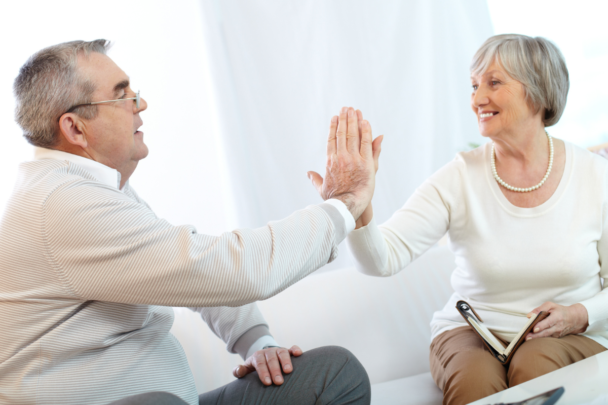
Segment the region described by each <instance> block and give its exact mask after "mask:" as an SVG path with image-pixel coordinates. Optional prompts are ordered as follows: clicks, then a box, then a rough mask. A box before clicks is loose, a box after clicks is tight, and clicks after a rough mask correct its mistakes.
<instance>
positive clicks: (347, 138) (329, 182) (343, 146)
mask: <svg viewBox="0 0 608 405" xmlns="http://www.w3.org/2000/svg"><path fill="white" fill-rule="evenodd" d="M381 142H382V137H378V138H377V139H376V140H374V141H372V128H371V126H370V124H369V122H367V121H366V120H363V116H362V114H361V112H360V111H355V110H354V109H353V108H352V107H350V108H347V107H344V108H342V110H341V111H340V116H339V117H333V118H332V120H331V124H330V128H329V138H328V140H327V164H326V171H325V179H323V177H321V175H319V174H318V173H316V172H308V177H309V178H310V179H311V180H312V182H313V184H314V186H315V187H316V188H317V191H318V192H319V194H320V195H321V197H322V198H323V199H324V200H327V199H330V198H335V199H338V200H340V201H342V202H343V203H344V204H345V205H346V207H347V208H348V210H349V211H350V213H351V214H352V215H353V217H354V218H355V220H357V219H359V217H360V216H361V213H363V211H364V210H365V208H366V207H367V206H368V205H369V203H370V202H371V199H372V196H373V194H374V187H375V174H376V169H377V162H378V156H379V154H380V144H381Z"/></svg>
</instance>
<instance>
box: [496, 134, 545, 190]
mask: <svg viewBox="0 0 608 405" xmlns="http://www.w3.org/2000/svg"><path fill="white" fill-rule="evenodd" d="M545 134H546V135H547V139H548V140H549V165H548V167H547V173H545V177H543V179H542V180H541V181H540V183H538V184H537V185H535V186H532V187H527V188H518V187H513V186H511V185H509V184H507V183H505V181H504V180H503V179H501V178H500V176H499V175H498V172H497V171H496V153H495V152H494V144H492V155H491V156H490V165H491V168H492V174H493V175H494V179H495V180H496V181H497V182H498V183H499V184H500V185H502V186H503V187H504V188H506V189H508V190H511V191H517V192H520V193H527V192H529V191H534V190H536V189H538V188H540V187H541V186H542V185H543V184H544V183H545V181H547V179H548V178H549V173H551V169H552V168H553V155H554V152H555V151H554V149H553V138H551V135H549V133H547V131H545Z"/></svg>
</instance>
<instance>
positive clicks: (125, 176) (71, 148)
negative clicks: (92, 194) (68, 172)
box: [48, 142, 137, 190]
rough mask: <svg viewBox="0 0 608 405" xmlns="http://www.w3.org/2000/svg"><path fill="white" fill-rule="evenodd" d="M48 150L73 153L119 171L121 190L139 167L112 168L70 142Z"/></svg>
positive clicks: (61, 143)
mask: <svg viewBox="0 0 608 405" xmlns="http://www.w3.org/2000/svg"><path fill="white" fill-rule="evenodd" d="M48 149H54V150H58V151H61V152H66V153H71V154H72V155H76V156H81V157H83V158H87V159H91V160H93V161H96V162H99V163H101V164H103V165H105V166H108V167H111V168H112V169H115V170H116V171H118V172H119V173H120V187H119V188H120V189H121V190H122V188H123V187H124V186H125V184H126V183H127V181H128V180H129V178H130V177H131V175H132V174H133V172H134V171H135V168H136V167H137V163H135V164H134V165H132V166H133V167H127V168H124V167H123V168H118V167H112V165H111V164H107V163H106V162H100V161H99V160H97V159H95V158H94V157H93V156H91V154H90V153H88V152H87V151H86V150H85V149H83V148H81V147H80V146H76V145H72V144H71V143H69V142H60V143H58V144H57V145H53V146H51V147H49V148H48Z"/></svg>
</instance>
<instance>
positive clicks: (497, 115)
mask: <svg viewBox="0 0 608 405" xmlns="http://www.w3.org/2000/svg"><path fill="white" fill-rule="evenodd" d="M471 84H472V95H471V108H472V110H473V112H474V113H475V115H476V116H477V121H478V125H479V131H480V132H481V134H482V135H483V136H484V137H487V138H489V139H490V140H491V141H492V142H489V143H487V144H485V145H483V146H481V147H479V148H477V149H475V150H472V151H470V152H463V153H459V154H458V155H457V156H456V158H455V159H454V161H452V162H451V163H449V164H447V165H446V166H445V167H443V168H442V169H440V170H439V171H438V172H437V173H435V174H434V175H433V176H432V177H430V178H429V179H428V180H427V181H426V182H425V183H424V184H423V185H422V186H420V188H419V189H418V190H417V191H416V192H415V193H414V195H413V196H412V197H411V198H410V199H409V200H408V201H407V202H406V203H405V206H404V207H403V208H401V209H400V210H399V211H397V212H396V213H395V214H394V215H393V216H392V217H391V219H389V220H388V221H387V222H385V223H384V224H382V225H377V224H376V222H375V220H374V218H373V214H372V207H371V205H370V206H369V207H368V208H367V210H366V211H365V212H364V214H363V215H362V216H361V218H359V220H358V221H357V229H356V230H355V231H354V232H352V233H351V234H350V236H349V238H348V243H349V245H350V248H351V251H352V252H353V254H354V256H355V257H356V260H357V262H358V267H359V269H360V271H362V272H364V273H365V274H369V275H373V276H391V275H393V274H395V273H397V272H399V271H401V270H403V269H404V268H405V267H406V266H407V265H408V264H409V263H410V262H411V261H412V260H414V259H416V258H417V257H418V256H420V255H421V254H422V253H423V252H424V251H425V250H427V249H428V248H429V247H430V246H432V245H433V244H434V243H436V242H437V241H438V240H439V239H440V238H441V237H442V236H443V235H444V234H445V233H446V232H447V233H448V235H449V247H450V249H451V250H452V252H453V253H454V254H455V256H456V269H455V270H454V273H453V274H452V286H453V288H454V291H455V292H454V294H453V295H452V297H451V298H450V300H449V301H448V302H447V304H446V305H445V307H444V308H443V310H441V311H438V312H436V313H435V315H434V316H433V320H432V322H431V329H432V343H431V353H430V363H431V373H432V375H433V378H434V379H435V382H436V383H437V385H438V386H439V388H441V389H442V390H443V393H444V403H447V404H464V403H468V402H471V401H474V400H477V399H480V398H483V397H485V396H487V395H490V394H493V393H495V392H498V391H501V390H504V389H506V388H508V387H511V386H514V385H517V384H520V383H522V382H524V381H527V380H530V379H532V378H535V377H538V376H540V375H542V374H545V373H548V372H550V371H553V370H556V369H558V368H560V367H564V366H567V365H569V364H572V363H574V362H576V361H579V360H582V359H585V358H587V357H589V356H593V355H595V354H597V353H600V352H602V351H604V350H606V347H608V322H607V320H608V290H604V291H602V279H604V285H606V284H605V283H606V281H605V280H606V279H607V278H608V178H607V170H608V161H607V160H606V159H603V158H601V157H598V156H596V155H594V154H592V153H590V152H588V151H586V150H583V149H581V148H578V147H576V146H575V145H573V144H570V143H568V142H565V141H562V140H559V139H554V138H552V137H551V135H549V133H547V131H546V130H545V128H546V127H550V126H552V125H555V124H556V123H557V122H558V121H559V119H560V117H561V115H562V112H563V111H564V107H565V104H566V96H567V93H568V87H569V82H568V71H567V69H566V64H565V62H564V58H563V56H562V54H561V52H560V51H559V50H558V49H557V47H556V46H555V45H554V44H553V43H551V42H549V41H547V40H546V39H543V38H530V37H527V36H523V35H497V36H494V37H492V38H490V39H488V40H487V41H486V42H485V43H484V44H483V45H482V46H481V48H480V49H479V51H477V53H476V54H475V56H474V58H473V62H472V65H471ZM461 299H465V300H466V301H467V302H468V303H470V304H471V305H472V306H473V308H475V310H476V311H477V313H478V314H479V315H480V316H481V318H482V319H483V320H484V322H485V324H486V325H487V326H488V328H489V329H490V330H491V331H492V332H493V333H494V334H495V335H497V336H498V337H500V338H501V339H502V340H504V341H505V342H509V341H511V339H513V338H514V336H515V334H516V333H517V332H518V331H519V330H520V329H521V328H522V326H523V325H524V323H525V322H526V320H527V318H526V316H527V315H529V314H530V312H539V311H541V310H542V311H548V312H549V313H550V315H549V317H548V318H546V320H544V321H542V322H540V323H539V324H538V326H537V327H536V328H535V329H534V331H533V333H531V334H530V335H528V336H527V337H526V342H525V343H524V344H523V345H522V346H521V347H520V348H519V349H518V351H517V352H516V353H515V355H514V357H513V359H512V361H511V363H510V364H509V365H507V366H503V365H502V364H501V363H500V362H499V361H498V360H496V359H495V358H494V357H493V356H492V355H491V354H490V353H489V351H488V350H487V349H486V348H485V346H484V345H483V344H482V341H481V339H480V338H479V337H478V336H477V335H476V334H475V333H474V332H473V331H472V330H471V328H470V327H468V326H467V325H466V323H465V322H464V320H463V319H462V317H461V316H460V314H459V313H458V312H457V310H456V309H455V305H456V302H457V301H458V300H461Z"/></svg>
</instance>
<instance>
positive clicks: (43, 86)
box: [13, 39, 110, 147]
mask: <svg viewBox="0 0 608 405" xmlns="http://www.w3.org/2000/svg"><path fill="white" fill-rule="evenodd" d="M109 47H110V43H109V41H106V40H105V39H97V40H95V41H90V42H87V41H72V42H65V43H62V44H58V45H53V46H50V47H48V48H44V49H43V50H41V51H38V52H36V53H35V54H34V55H32V56H31V57H30V58H29V59H28V60H27V62H25V64H24V65H23V66H21V69H20V70H19V75H18V76H17V78H16V79H15V83H14V84H13V90H14V92H15V98H16V101H17V107H16V108H15V121H17V124H19V126H20V127H21V128H22V129H23V136H24V137H25V139H27V141H28V142H29V143H31V144H32V145H35V146H42V147H51V146H53V145H55V144H56V143H57V141H58V138H57V135H58V133H59V118H60V117H61V115H63V114H64V113H65V112H67V111H68V110H69V109H70V108H71V107H72V106H74V105H78V104H84V103H89V102H91V101H92V100H91V97H92V96H93V93H94V92H95V85H94V84H93V82H92V81H91V80H90V79H89V78H87V77H83V76H82V75H81V74H79V73H78V70H77V65H78V55H79V54H82V55H84V56H87V55H89V54H90V53H91V52H98V53H101V54H104V55H105V54H106V52H107V50H108V48H109ZM74 113H76V114H78V115H80V116H81V117H83V118H86V119H92V118H95V116H96V115H97V106H94V105H93V106H86V107H79V108H76V109H75V110H74Z"/></svg>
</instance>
